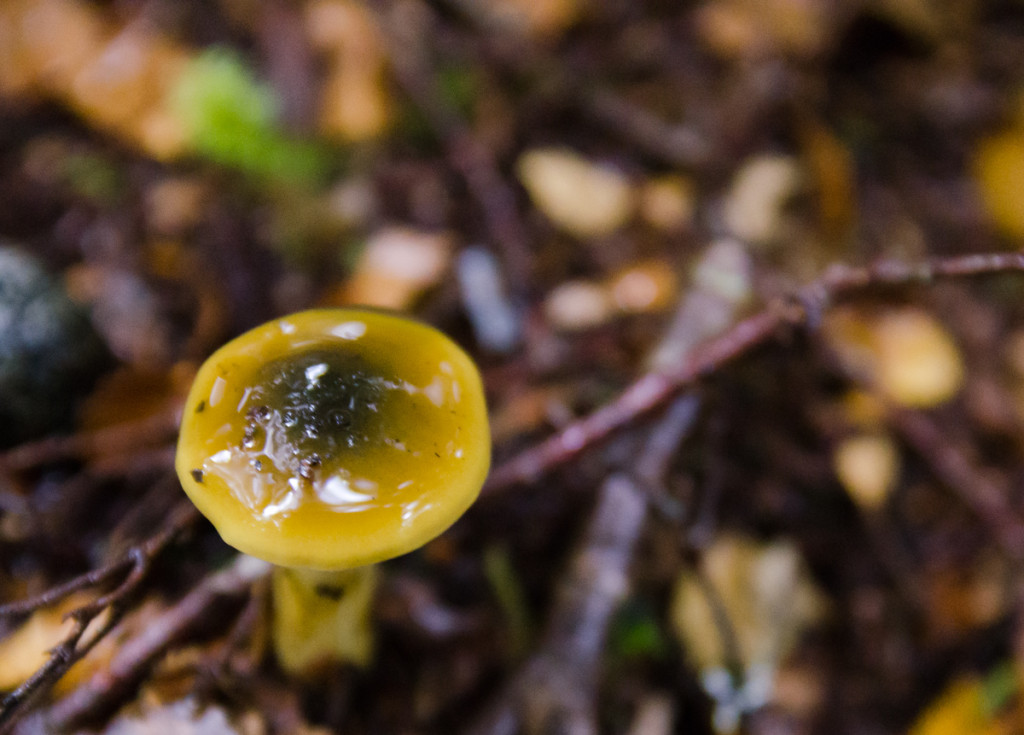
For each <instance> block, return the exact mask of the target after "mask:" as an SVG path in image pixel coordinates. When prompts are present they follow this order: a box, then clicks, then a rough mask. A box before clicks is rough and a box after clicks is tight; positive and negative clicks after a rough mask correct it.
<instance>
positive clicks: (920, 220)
mask: <svg viewBox="0 0 1024 735" xmlns="http://www.w3.org/2000/svg"><path fill="white" fill-rule="evenodd" d="M1022 92H1024V3H1021V2H1020V1H1019V0H958V1H957V0H706V1H704V2H669V1H667V0H646V1H632V0H593V1H592V2H584V1H583V0H432V1H427V0H378V1H373V2H357V1H356V0H262V1H261V0H210V1H208V2H198V1H197V0H102V1H101V0H96V1H90V0H2V1H0V446H3V448H4V449H3V453H2V454H0V604H4V603H7V604H14V605H17V604H18V603H19V601H24V600H30V599H31V598H33V597H34V596H36V595H39V594H41V593H43V592H44V591H45V590H47V589H51V588H53V587H54V586H56V585H58V584H60V583H62V582H65V581H67V580H68V579H70V578H72V577H74V576H75V575H79V574H86V573H88V572H90V570H96V569H103V568H109V567H105V565H109V564H111V563H115V562H117V560H119V559H126V558H127V559H132V558H135V559H138V558H144V559H146V563H145V564H141V565H138V566H134V567H133V566H131V565H130V564H129V563H128V562H125V564H128V566H125V564H122V566H118V567H116V568H115V570H114V571H113V572H111V573H109V574H107V575H106V576H103V577H102V578H99V577H97V578H95V579H93V580H92V581H91V583H90V584H82V585H80V588H76V589H75V590H73V591H69V592H71V594H70V595H66V594H62V595H58V596H56V597H54V598H53V599H50V600H49V602H52V604H47V605H30V606H28V607H26V608H23V609H18V608H11V609H8V610H7V612H8V614H6V615H4V616H2V619H0V693H3V692H7V693H11V692H16V691H20V692H24V691H27V690H26V689H25V688H24V686H23V685H24V684H25V682H27V681H28V682H32V681H33V680H32V679H31V677H32V676H33V674H34V672H37V671H39V670H40V667H41V666H43V665H44V664H45V662H46V661H47V660H48V656H47V654H46V650H47V649H49V648H51V647H53V646H54V645H57V644H58V643H59V642H60V641H61V640H62V639H63V638H64V637H65V636H67V635H68V634H69V631H71V630H72V627H70V626H72V624H73V623H74V621H75V620H78V619H81V618H76V617H72V618H71V619H68V620H65V619H64V617H63V616H64V615H65V613H68V612H73V611H81V610H83V609H85V608H88V606H89V605H90V604H91V603H92V602H94V601H95V600H97V598H99V597H100V596H101V595H102V594H103V593H104V592H110V591H111V589H113V588H117V586H118V585H119V584H120V581H119V580H121V581H123V580H124V575H125V574H127V573H128V570H129V568H131V569H133V570H135V571H133V572H132V573H133V574H134V573H135V572H138V573H139V574H138V579H135V578H134V577H133V578H132V579H133V580H134V581H133V582H132V585H131V588H130V589H128V590H127V592H126V593H125V594H124V595H123V596H116V599H114V600H113V601H111V600H110V599H106V600H100V602H101V603H102V604H100V605H99V608H98V609H96V610H93V611H92V614H93V615H94V616H95V615H100V617H96V620H97V621H99V623H97V625H99V624H102V622H103V620H107V621H109V622H110V625H109V626H108V627H110V628H111V629H112V630H111V632H109V634H107V635H105V636H104V637H102V640H99V641H98V642H97V643H96V645H95V648H94V649H93V650H92V651H91V652H90V653H89V654H88V655H87V656H85V657H84V658H83V660H82V661H81V662H79V663H77V664H76V665H75V666H74V667H73V668H72V669H71V670H70V671H69V672H68V673H67V674H66V675H64V676H63V677H60V678H59V681H58V680H57V677H56V675H55V674H53V675H50V674H48V675H45V676H42V679H41V680H40V682H38V683H39V686H38V687H36V686H35V684H32V685H31V687H29V688H30V689H31V691H32V694H33V696H32V697H31V698H30V699H29V698H25V699H24V700H23V699H22V698H21V696H20V695H18V696H16V697H13V698H9V699H7V700H3V701H0V707H6V708H7V714H6V715H0V730H2V729H3V728H4V727H9V728H11V730H12V731H15V732H21V733H34V732H56V731H58V730H61V729H63V730H65V731H73V730H77V729H79V728H87V729H90V730H91V731H97V732H104V733H118V734H119V735H121V734H124V733H131V734H133V735H136V734H142V733H162V732H180V733H190V734H191V733H196V734H200V733H239V734H240V735H242V734H244V735H260V734H261V733H317V734H320V735H322V733H329V732H339V733H340V732H344V733H353V734H355V733H396V734H397V733H402V734H406V733H424V734H427V733H467V735H487V734H488V733H490V734H493V735H499V734H509V735H511V733H516V732H523V733H530V734H532V735H539V734H540V733H567V734H568V733H572V734H573V735H575V734H577V733H579V734H581V735H582V734H584V733H597V732H602V733H603V732H607V733H629V734H630V735H668V734H669V733H693V734H701V733H730V732H748V733H757V734H763V735H768V734H771V735H775V734H777V733H778V734H783V733H824V732H829V733H850V734H854V733H856V734H858V735H869V734H871V735H873V734H876V733H877V734H882V733H912V734H913V735H940V734H942V735H946V734H949V735H952V734H954V733H959V734H962V735H963V734H966V735H971V734H974V733H977V734H979V735H980V734H982V733H983V734H984V735H994V734H997V733H1020V732H1024V699H1022V697H1021V683H1022V678H1021V677H1022V675H1024V627H1022V624H1024V618H1022V613H1024V608H1022V604H1024V574H1022V573H1024V567H1022V562H1024V492H1022V490H1024V441H1022V437H1024V432H1022V429H1024V300H1022V296H1024V277H1022V276H1021V275H1019V274H1014V273H1002V274H996V275H992V276H986V277H982V278H977V279H970V280H964V279H953V280H950V281H944V282H941V283H939V282H936V283H934V284H927V285H924V286H922V285H916V286H913V287H897V288H873V287H871V286H870V285H869V286H868V287H867V288H864V289H862V290H861V291H860V292H858V293H857V294H856V295H855V296H856V297H855V298H853V299H847V300H844V301H843V303H841V304H837V305H834V306H833V305H832V304H829V303H823V304H819V305H818V306H819V307H820V308H815V309H811V310H810V312H811V313H809V314H806V315H805V316H806V317H807V319H806V322H807V324H806V326H807V327H808V328H807V329H795V330H782V332H781V333H780V334H774V333H771V334H765V338H764V339H763V340H761V341H760V343H759V344H758V345H757V349H751V350H740V351H739V352H740V354H739V359H737V360H733V361H731V362H730V363H729V364H727V365H724V366H717V365H716V366H715V369H714V370H712V371H711V375H710V376H709V378H708V379H707V380H705V381H703V382H702V383H701V385H700V388H699V390H695V391H693V392H690V393H687V394H685V395H684V396H683V397H682V398H675V397H674V394H673V397H671V399H669V398H666V400H665V401H662V402H661V403H660V404H659V406H658V407H657V408H656V410H654V411H653V412H652V411H648V410H639V409H638V408H636V407H635V406H632V405H631V404H630V402H629V400H626V399H624V398H623V397H624V396H627V397H628V396H629V395H631V394H630V393H629V392H628V387H629V386H630V385H631V384H633V383H634V382H635V381H637V380H639V379H641V378H642V377H643V376H645V375H651V374H660V373H662V372H665V371H671V370H672V369H673V368H674V367H678V366H679V365H680V364H682V363H683V362H684V361H685V360H686V359H687V358H688V357H690V356H693V355H698V356H699V355H700V354H701V346H700V345H701V344H702V343H703V342H705V340H707V339H711V338H714V337H716V336H720V335H722V334H723V333H726V332H727V330H728V329H729V328H730V327H731V326H732V325H733V324H735V323H736V322H737V321H738V320H740V319H741V318H743V317H745V316H748V315H750V314H756V313H758V312H762V311H763V310H765V309H769V308H776V309H779V308H784V307H785V306H786V305H787V304H789V305H790V306H793V304H794V302H793V301H792V298H791V297H792V295H793V294H795V293H797V289H799V288H800V287H801V286H804V285H806V284H808V283H812V282H814V281H815V279H817V278H819V277H821V275H822V274H823V273H825V272H826V269H827V267H828V266H829V265H831V264H837V263H841V264H851V265H860V264H867V263H871V262H873V261H875V260H877V259H879V258H891V259H896V260H899V261H904V262H909V263H913V262H918V261H922V260H925V259H928V258H943V257H951V256H956V255H963V254H972V253H983V252H1013V251H1014V250H1017V249H1019V248H1020V246H1021V242H1022V240H1024V94H1022ZM351 304H366V305H373V306H380V307H384V308H388V309H393V310H398V311H403V312H407V313H409V314H412V315H415V316H417V317H418V318H420V319H422V320H424V321H427V322H429V323H431V324H434V325H436V326H438V327H439V328H441V329H443V330H444V331H445V332H447V333H448V334H450V335H452V336H453V338H454V339H456V340H457V341H458V342H459V343H460V344H462V345H463V346H464V347H465V348H466V349H467V351H469V352H470V354H472V355H473V356H474V357H475V359H476V360H477V361H478V363H479V365H480V367H481V369H482V371H483V374H484V381H485V386H486V389H487V392H488V400H489V404H490V409H491V421H492V432H493V438H494V461H495V466H496V468H498V470H499V471H498V473H496V474H495V475H494V476H493V477H492V481H491V484H490V485H489V486H488V488H487V489H485V493H484V497H483V498H482V499H481V500H480V501H479V502H478V504H477V506H476V507H475V508H474V509H472V510H471V511H470V513H469V514H468V515H467V516H466V517H465V518H463V519H462V521H460V522H459V523H458V524H457V525H456V526H455V527H454V528H453V529H452V530H451V531H450V532H449V533H448V534H446V535H444V536H442V537H441V538H440V539H438V540H437V541H434V542H432V543H431V544H428V545H427V546H426V547H425V548H424V549H423V550H421V551H419V552H416V553H414V554H412V555H409V556H407V557H404V558H401V559H398V560H395V561H393V562H389V563H387V564H385V565H384V566H383V567H382V581H381V587H380V589H379V590H378V594H377V598H376V602H375V603H374V608H373V613H372V620H373V628H374V635H375V639H376V643H375V649H374V650H375V653H374V655H373V659H372V661H371V662H370V663H369V664H368V665H366V666H356V665H353V664H351V663H345V662H339V663H337V664H334V665H331V666H328V667H326V668H325V669H322V670H320V671H318V672H317V675H316V676H311V677H295V676H291V675H288V674H285V673H284V672H282V671H281V670H280V668H279V667H278V666H277V665H276V664H275V662H274V660H273V656H272V655H271V654H270V653H269V650H270V649H269V648H268V643H267V637H268V635H270V633H269V631H268V629H267V625H266V615H265V606H266V594H267V593H266V589H265V585H264V584H263V583H262V582H256V583H254V584H244V585H243V584H240V583H238V580H236V588H233V591H232V593H231V594H225V595H222V596H221V597H216V595H214V596H213V597H211V596H210V594H207V597H206V598H203V597H202V595H201V594H200V595H199V598H198V602H195V600H196V599H197V598H195V597H189V595H190V594H194V593H197V591H198V592H199V593H202V591H203V590H207V593H208V592H209V589H210V584H211V582H210V580H211V579H212V578H213V576H212V575H215V574H216V571H217V570H218V569H222V568H224V567H225V565H228V564H230V560H231V559H232V558H233V557H232V552H231V551H230V550H229V549H227V548H226V547H225V546H224V545H223V544H221V542H220V541H219V539H218V538H217V536H216V534H215V533H214V532H213V530H212V528H211V527H209V526H208V525H206V524H205V523H204V522H199V521H196V520H195V519H192V520H191V521H189V522H187V523H180V524H179V523H177V522H176V521H175V520H174V519H175V518H177V516H176V515H175V510H174V509H175V508H177V507H178V504H179V502H180V500H181V491H180V488H179V487H178V485H177V481H176V480H175V479H174V472H173V451H174V439H175V435H176V427H177V421H178V412H179V410H180V405H181V403H182V401H183V399H184V394H185V391H187V389H188V385H189V383H190V381H191V379H192V376H193V375H194V373H195V370H196V367H197V366H198V364H199V363H200V362H201V361H202V360H203V359H204V358H205V357H206V356H207V355H209V354H210V353H211V352H212V351H213V350H214V349H216V348H217V347H218V346H219V345H221V344H223V342H225V341H226V340H227V339H229V338H231V337H233V336H235V335H237V334H239V333H241V332H242V331H244V330H246V329H248V328H251V327H253V326H255V325H257V324H259V323H261V322H263V321H265V320H268V319H271V318H273V317H275V316H278V315H282V314H285V313H289V312H293V311H296V310H299V309H304V308H309V307H313V306H343V305H351ZM773 305H774V306H773ZM608 405H613V406H617V407H618V408H617V409H616V411H617V414H616V415H617V417H618V418H617V420H618V424H617V428H616V430H615V431H614V432H613V433H612V435H611V436H610V437H607V438H605V439H602V441H585V442H583V444H584V446H582V447H580V446H577V445H576V444H574V443H573V442H572V441H570V439H566V440H565V441H563V442H562V443H561V445H559V451H557V452H555V453H554V454H553V455H551V456H550V457H549V458H548V459H547V460H545V462H544V463H542V464H537V462H536V456H535V455H531V454H527V455H523V454H521V453H522V452H524V451H525V450H527V449H529V448H530V447H532V446H534V445H536V444H537V443H538V442H540V441H542V440H544V439H546V438H548V437H551V436H556V435H557V432H559V431H560V430H562V429H564V428H565V427H572V426H575V424H573V422H574V421H575V420H577V419H580V418H585V417H587V416H589V415H591V414H592V413H593V412H594V411H596V410H598V409H600V408H601V407H602V406H608ZM571 434H572V432H570V435H571ZM563 438H565V436H564V435H563ZM579 449H582V450H583V451H578V450H579ZM524 456H525V457H526V460H523V459H522V458H523V457H524ZM517 462H518V464H517ZM524 462H525V464H524ZM531 462H533V464H532V465H531V464H530V463H531ZM162 533H166V534H168V538H167V539H165V542H164V543H163V545H161V546H159V548H157V547H156V546H152V547H149V546H146V543H147V539H148V540H152V539H154V538H157V539H160V538H163V537H162V536H161V534H162ZM172 536H173V540H171V537H172ZM133 553H134V554H136V556H135V557H132V556H131V554H133ZM126 555H127V556H126ZM117 563H121V562H117ZM134 563H135V562H131V564H134ZM118 575H120V576H118ZM58 597H59V598H60V599H58ZM187 600H192V601H193V602H191V603H189V604H192V607H188V605H186V604H185V603H184V602H183V601H187ZM186 608H187V609H186ZM76 614H78V613H76ZM103 616H107V617H106V618H104V617H103ZM88 619H92V618H88ZM177 624H180V628H176V627H174V625H177ZM154 628H155V629H159V630H162V631H164V634H165V636H166V639H165V640H162V641H161V642H160V644H159V645H155V646H153V648H152V649H151V650H150V649H145V645H146V640H147V638H146V635H147V631H152V630H153V629H154ZM168 631H171V632H168ZM143 649H145V650H143ZM52 673H53V672H51V674H52ZM19 687H22V689H19ZM8 717H9V718H10V719H7V718H8Z"/></svg>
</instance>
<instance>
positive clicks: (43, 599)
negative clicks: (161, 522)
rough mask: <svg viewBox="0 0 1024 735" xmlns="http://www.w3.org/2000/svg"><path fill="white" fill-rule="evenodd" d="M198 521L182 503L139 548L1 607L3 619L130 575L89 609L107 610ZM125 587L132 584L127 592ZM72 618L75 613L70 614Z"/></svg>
mask: <svg viewBox="0 0 1024 735" xmlns="http://www.w3.org/2000/svg"><path fill="white" fill-rule="evenodd" d="M196 518H198V514H197V511H196V510H195V507H194V506H193V505H192V504H191V503H182V504H181V505H180V506H179V507H178V509H177V510H176V511H175V512H174V514H173V515H172V516H171V519H170V521H169V522H168V523H167V525H166V526H165V527H164V528H163V529H161V530H160V531H159V532H158V533H157V534H156V535H155V536H153V537H152V538H150V539H148V540H147V541H145V542H144V543H142V544H139V545H138V546H133V547H132V548H130V549H128V551H126V552H125V553H124V554H123V555H122V556H120V557H119V558H118V559H116V560H114V561H112V562H110V563H109V564H107V565H105V566H102V567H100V568H99V569H94V570H92V571H90V572H86V573H85V574H82V575H80V576H78V577H75V578H74V579H70V580H68V581H67V582H64V583H63V584H60V585H57V586H56V587H51V588H50V589H48V590H46V591H45V592H43V593H41V594H39V595H36V596H35V597H31V598H29V599H27V600H19V601H18V602H12V603H10V604H7V605H0V617H19V616H22V615H28V614H29V613H32V612H35V611H36V610H39V609H40V608H44V607H49V606H50V605H53V604H55V603H58V602H60V601H61V600H63V599H64V598H66V597H68V596H69V595H71V594H73V593H75V592H78V591H79V590H84V589H89V588H90V587H100V586H103V585H105V584H107V583H108V582H110V581H111V580H113V579H116V578H117V577H119V576H121V575H127V576H126V577H125V579H124V580H123V581H122V582H121V584H120V585H119V586H118V587H117V589H116V590H114V591H113V592H111V593H110V594H107V595H104V596H102V597H100V598H98V599H97V600H96V601H95V602H93V603H90V607H93V606H97V605H98V606H99V607H100V608H103V607H106V606H107V605H109V604H111V603H112V602H113V601H114V600H116V599H117V598H119V597H123V596H124V595H126V594H128V593H129V592H130V591H131V589H134V586H137V585H138V582H139V581H141V579H142V578H143V577H144V576H145V573H146V571H148V569H149V566H150V565H151V564H152V562H153V560H154V559H155V558H156V557H157V555H159V553H160V552H161V551H163V549H164V548H165V547H166V546H167V544H169V543H170V542H171V541H172V540H173V539H174V537H175V536H177V535H178V534H179V533H180V532H181V531H182V530H184V529H185V528H187V527H188V526H190V525H191V524H192V523H193V522H194V521H195V520H196ZM126 585H130V587H129V588H127V589H126V587H125V586H126ZM71 614H72V615H73V614H74V613H71Z"/></svg>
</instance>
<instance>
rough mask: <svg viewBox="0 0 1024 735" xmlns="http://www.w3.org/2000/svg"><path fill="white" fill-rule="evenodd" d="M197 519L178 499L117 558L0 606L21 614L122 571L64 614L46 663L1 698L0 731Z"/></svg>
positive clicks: (79, 652) (108, 626) (110, 620)
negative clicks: (164, 519) (160, 523)
mask: <svg viewBox="0 0 1024 735" xmlns="http://www.w3.org/2000/svg"><path fill="white" fill-rule="evenodd" d="M197 518H198V511H196V510H195V508H194V507H193V506H192V504H191V503H182V504H181V505H180V506H179V508H178V509H177V511H175V512H174V513H173V514H172V516H171V518H170V520H169V522H168V523H167V525H166V526H164V527H163V528H162V529H161V530H160V531H159V532H158V533H157V534H156V535H155V536H153V537H152V538H151V539H149V540H147V541H146V542H144V543H142V544H139V545H138V546H135V547H133V548H131V549H129V550H128V551H127V552H126V553H125V554H124V555H123V556H122V557H121V558H120V559H118V560H117V561H115V562H113V563H111V564H108V565H107V566H105V567H103V568H101V569H98V570H95V571H93V572H89V573H88V574H84V575H82V576H80V577H77V578H75V579H73V580H70V581H69V582H66V583H64V584H62V585H59V586H57V587H54V588H53V589H51V590H48V591H47V592H44V593H43V594H41V595H38V596H37V597H34V598H32V599H30V600H25V601H22V602H18V603H15V604H12V605H6V606H4V607H3V608H0V614H2V615H25V614H28V613H31V612H33V611H35V610H38V609H40V608H42V607H46V606H48V605H52V604H54V603H56V602H59V601H60V600H62V599H64V598H66V597H67V596H68V595H70V594H72V593H73V592H77V591H79V590H82V589H86V588H89V587H94V586H99V585H104V584H107V583H109V582H110V581H111V580H113V579H116V578H117V577H118V576H119V575H124V578H123V579H122V580H121V582H120V584H118V586H117V587H116V588H115V589H114V590H112V591H111V592H109V593H107V594H105V595H101V596H100V597H98V598H97V599H96V600H94V601H92V602H90V603H88V604H85V605H82V606H81V607H78V608H76V609H75V610H73V611H71V612H70V613H68V615H67V617H68V618H70V619H72V620H73V621H74V625H73V626H72V629H71V632H70V633H68V635H67V636H66V637H65V638H64V640H62V641H61V642H60V643H59V644H58V645H57V646H56V647H55V648H53V649H52V650H51V652H50V657H49V658H48V659H47V661H46V663H44V664H43V665H42V666H41V667H40V668H39V669H38V670H37V671H36V672H35V673H34V674H33V675H32V676H31V677H29V678H28V679H27V680H26V681H25V682H24V683H22V685H21V686H19V687H18V688H17V689H16V690H14V691H13V692H11V693H10V694H9V695H7V696H6V697H4V698H3V700H0V735H5V734H6V733H8V732H10V728H11V727H13V725H14V724H15V722H16V721H17V720H18V719H19V718H20V717H21V716H22V715H23V714H24V713H25V712H26V711H27V709H28V708H29V707H30V706H31V704H32V703H33V702H34V701H35V700H36V699H37V698H38V697H39V696H40V695H42V694H43V693H44V692H45V691H47V690H48V689H49V688H50V687H52V686H53V684H54V683H56V681H57V680H58V679H60V677H61V676H63V675H64V674H65V673H66V672H67V670H68V669H69V668H71V666H73V665H74V664H75V663H76V662H77V661H78V660H80V659H81V658H82V657H83V656H85V655H86V654H87V653H89V651H91V650H92V648H93V647H94V646H95V645H96V644H97V643H99V642H100V640H102V639H103V637H104V636H106V634H107V633H109V632H110V631H111V630H112V629H113V628H114V627H115V626H116V625H117V624H118V622H120V620H121V618H122V617H123V616H124V614H125V612H126V602H127V600H128V598H129V597H130V596H131V594H132V593H134V592H135V591H136V590H137V589H138V587H139V585H140V584H141V583H142V581H143V580H144V579H145V578H146V575H147V573H148V572H149V570H150V568H151V566H152V564H153V561H154V560H155V559H156V557H157V556H158V555H159V554H160V553H161V552H162V551H163V550H164V549H165V548H166V547H167V546H168V545H169V544H170V543H171V541H173V540H174V538H175V537H176V536H177V535H178V534H179V533H181V532H182V531H183V530H184V529H185V528H187V527H188V526H190V525H191V524H192V523H193V522H195V520H196V519H197ZM104 611H108V617H107V619H106V620H105V621H104V622H103V623H102V625H101V626H100V627H99V628H98V629H97V630H96V631H95V632H94V633H93V634H92V635H90V636H88V637H87V638H85V640H84V641H83V637H84V636H85V634H86V631H87V630H88V628H89V625H90V624H91V623H92V622H93V621H94V620H96V619H98V618H99V617H100V616H101V615H102V614H103V613H104Z"/></svg>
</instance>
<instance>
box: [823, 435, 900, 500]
mask: <svg viewBox="0 0 1024 735" xmlns="http://www.w3.org/2000/svg"><path fill="white" fill-rule="evenodd" d="M832 461H833V464H834V465H835V469H836V475H837V476H838V477H839V481H840V482H841V483H842V485H843V487H844V488H846V492H848V493H849V494H850V497H851V498H853V500H854V502H855V503H857V505H859V506H861V507H862V508H866V509H868V510H874V509H877V508H880V507H881V506H882V505H884V504H885V501H886V498H888V497H889V492H890V491H891V490H892V488H893V485H894V484H895V482H896V476H897V474H898V472H899V466H900V458H899V454H898V452H897V451H896V447H895V446H894V445H893V442H892V439H890V438H889V437H888V436H884V435H881V434H862V435H859V436H852V437H849V438H848V439H844V440H843V441H841V442H840V443H839V445H838V446H837V447H836V450H835V453H834V454H833V456H832Z"/></svg>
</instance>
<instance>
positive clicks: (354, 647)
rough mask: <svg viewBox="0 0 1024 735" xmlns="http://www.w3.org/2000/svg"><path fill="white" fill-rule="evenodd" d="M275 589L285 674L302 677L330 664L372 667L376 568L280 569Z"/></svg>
mask: <svg viewBox="0 0 1024 735" xmlns="http://www.w3.org/2000/svg"><path fill="white" fill-rule="evenodd" d="M272 586H273V604H274V612H273V628H274V648H275V652H276V654H277V660H278V663H279V664H280V665H281V668H282V669H284V670H285V671H287V672H288V673H290V674H296V675H300V674H309V673H312V672H313V671H315V670H316V668H317V667H318V666H319V665H323V664H328V663H331V662H338V661H343V662H349V663H352V664H355V665H356V666H365V665H366V664H368V663H369V661H370V657H371V656H372V654H373V628H372V626H371V621H370V617H371V615H370V614H371V605H372V602H373V593H374V589H375V588H376V586H377V567H376V565H374V564H370V565H367V566H363V567H357V568H355V569H343V570H340V571H333V570H332V571H322V570H317V569H300V568H290V567H280V566H275V567H274V571H273V575H272Z"/></svg>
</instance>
